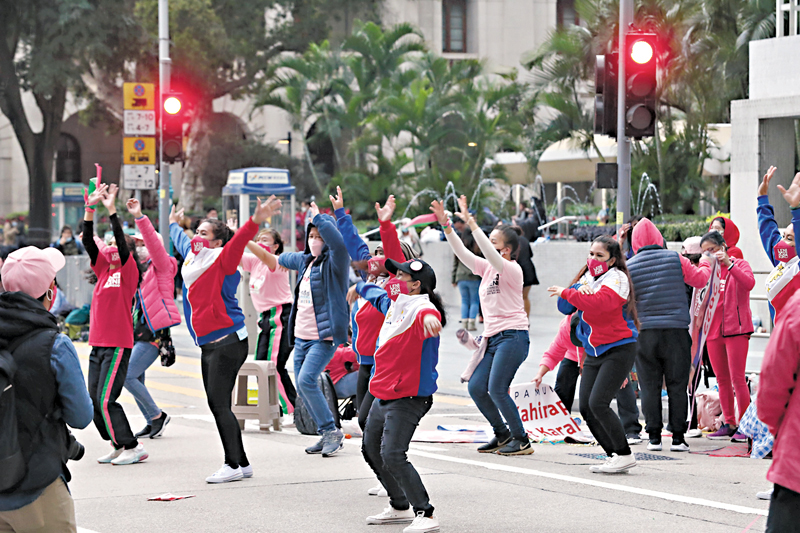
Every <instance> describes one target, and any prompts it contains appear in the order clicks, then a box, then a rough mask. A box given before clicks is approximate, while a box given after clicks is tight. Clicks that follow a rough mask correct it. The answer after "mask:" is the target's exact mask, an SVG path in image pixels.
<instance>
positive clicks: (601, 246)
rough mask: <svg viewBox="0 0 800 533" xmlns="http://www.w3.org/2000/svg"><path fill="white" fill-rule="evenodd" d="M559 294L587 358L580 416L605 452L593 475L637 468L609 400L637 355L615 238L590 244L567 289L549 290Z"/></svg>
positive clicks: (631, 306)
mask: <svg viewBox="0 0 800 533" xmlns="http://www.w3.org/2000/svg"><path fill="white" fill-rule="evenodd" d="M547 291H548V292H549V293H550V295H551V296H558V310H559V311H561V312H562V313H564V314H565V315H569V314H572V313H575V312H576V311H577V313H578V316H579V317H580V320H579V322H578V326H577V328H576V329H575V333H576V336H577V337H578V340H579V341H580V342H581V344H583V348H584V350H585V352H586V359H585V361H584V363H583V374H582V378H581V388H580V394H579V402H580V410H581V415H582V416H583V418H584V420H586V424H587V425H588V426H589V429H590V430H591V432H592V435H594V438H595V439H597V442H598V443H599V444H600V446H602V447H603V450H604V451H605V452H606V455H608V460H607V461H606V462H605V463H604V464H602V465H596V466H592V467H591V468H590V470H591V471H592V472H595V473H603V474H617V473H621V472H626V471H627V470H630V469H631V468H633V467H634V466H636V459H635V458H634V456H633V454H632V453H631V448H630V445H629V444H628V441H627V438H626V436H625V430H624V428H623V427H622V422H620V419H619V417H618V416H617V415H616V414H615V413H614V411H613V410H612V409H611V400H612V399H613V398H614V396H615V395H616V394H617V391H618V390H619V389H620V387H621V386H622V385H623V383H625V380H626V379H628V374H629V373H630V371H631V368H632V367H633V362H634V360H635V359H636V339H637V338H638V337H639V329H638V328H639V323H638V322H639V321H638V318H637V314H636V297H635V295H634V291H633V283H632V282H631V278H630V275H629V274H628V268H627V265H626V264H625V258H624V256H623V255H622V250H621V248H620V245H619V243H618V242H617V240H616V239H614V238H613V237H611V236H608V235H602V236H600V237H598V238H596V239H595V240H594V242H592V247H591V249H590V250H589V257H588V258H587V261H586V264H585V265H584V266H583V268H581V270H580V271H579V272H578V275H577V276H575V279H574V280H573V281H572V283H571V284H570V287H569V288H564V287H559V286H553V287H550V288H548V289H547Z"/></svg>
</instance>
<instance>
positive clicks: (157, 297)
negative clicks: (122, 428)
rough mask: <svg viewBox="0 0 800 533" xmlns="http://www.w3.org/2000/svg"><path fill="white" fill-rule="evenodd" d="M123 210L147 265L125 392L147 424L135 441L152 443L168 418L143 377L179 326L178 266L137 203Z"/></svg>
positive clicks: (138, 294)
mask: <svg viewBox="0 0 800 533" xmlns="http://www.w3.org/2000/svg"><path fill="white" fill-rule="evenodd" d="M126 206H127V208H128V213H130V214H131V215H133V218H134V219H135V220H136V227H137V228H138V229H139V232H140V233H141V237H142V240H143V241H144V246H139V244H137V250H136V251H137V253H138V254H139V257H140V258H141V260H142V262H144V263H145V264H146V265H147V270H146V271H145V273H144V277H143V278H142V285H141V287H140V288H139V290H138V291H137V292H136V299H135V305H134V314H133V316H134V324H133V326H134V332H133V337H134V341H135V343H134V345H133V350H132V351H131V360H130V363H128V372H127V374H126V375H125V388H126V389H127V390H128V392H130V393H131V394H132V395H133V398H134V399H135V400H136V405H138V406H139V410H140V411H141V412H142V415H143V416H144V419H145V420H146V421H147V424H146V425H145V427H144V429H142V430H141V431H140V432H139V433H137V434H136V435H135V437H136V438H147V437H150V438H151V439H154V438H156V437H160V436H161V435H162V434H163V433H164V429H165V428H166V426H167V424H168V423H169V420H170V418H169V415H168V414H167V413H165V412H164V411H162V410H161V409H160V408H159V407H158V405H157V404H156V402H155V400H153V397H152V396H151V395H150V391H148V390H147V387H146V386H145V384H144V374H145V371H146V370H147V369H148V368H150V365H152V364H153V363H154V362H155V360H156V359H157V358H158V354H159V348H158V342H157V336H158V335H159V334H163V332H164V330H166V333H167V334H168V333H169V328H171V327H173V326H177V325H178V324H180V323H181V315H180V313H179V312H178V306H177V305H176V304H175V298H174V297H173V296H174V289H175V281H174V279H175V274H176V273H177V272H178V262H177V261H176V260H175V258H174V257H172V256H171V255H169V254H168V253H167V250H166V249H165V248H164V241H163V240H162V239H161V236H160V235H159V234H158V233H156V230H155V228H153V224H152V223H151V222H150V219H149V218H147V217H146V216H144V215H142V207H141V205H140V204H139V200H136V199H135V198H131V199H130V200H128V202H127V204H126ZM137 240H138V239H137Z"/></svg>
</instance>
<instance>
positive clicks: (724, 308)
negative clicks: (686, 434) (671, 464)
mask: <svg viewBox="0 0 800 533" xmlns="http://www.w3.org/2000/svg"><path fill="white" fill-rule="evenodd" d="M700 247H701V248H702V249H703V253H704V254H706V255H707V256H712V255H713V256H715V257H716V258H717V261H719V263H720V267H721V271H720V301H719V303H718V304H717V309H716V311H715V313H714V316H713V318H712V320H711V328H710V330H709V332H708V338H707V339H706V345H707V346H708V358H709V359H710V360H711V367H712V368H713V369H714V374H716V376H717V385H718V386H719V400H720V403H721V404H722V415H723V417H724V419H725V423H724V424H722V427H720V428H719V429H718V430H717V431H715V432H714V433H712V434H710V435H708V438H709V439H712V440H724V439H729V438H730V439H731V440H733V441H734V442H747V437H746V436H745V435H742V434H740V433H738V432H737V431H736V429H737V423H736V412H735V410H734V406H733V401H734V394H735V395H736V403H737V404H738V406H739V414H740V415H743V414H744V412H745V411H746V410H747V406H748V405H750V390H749V389H748V388H747V382H746V381H745V365H746V363H747V350H748V348H749V346H750V335H751V334H752V333H753V317H752V314H751V312H750V291H752V290H753V287H755V285H756V279H755V277H753V270H752V269H751V268H750V264H749V263H748V262H747V261H745V260H744V259H738V258H733V257H731V256H730V255H728V246H727V244H725V239H724V238H723V236H722V235H721V234H720V233H719V232H717V231H712V232H709V233H706V234H705V235H703V238H702V240H701V241H700Z"/></svg>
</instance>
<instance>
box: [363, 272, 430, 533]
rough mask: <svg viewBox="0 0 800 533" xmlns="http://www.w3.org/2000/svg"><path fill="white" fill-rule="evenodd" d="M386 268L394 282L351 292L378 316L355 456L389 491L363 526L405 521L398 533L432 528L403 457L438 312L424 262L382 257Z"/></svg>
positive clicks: (418, 410) (425, 384)
mask: <svg viewBox="0 0 800 533" xmlns="http://www.w3.org/2000/svg"><path fill="white" fill-rule="evenodd" d="M386 269H387V270H388V271H389V272H390V273H392V274H394V275H395V276H396V277H395V278H393V279H391V280H390V281H389V282H387V283H386V285H385V287H383V288H381V287H379V286H378V285H375V284H372V283H365V282H363V281H362V282H359V283H358V284H357V285H356V292H357V293H358V294H359V295H361V297H363V298H364V299H366V300H367V301H368V302H369V303H371V304H372V305H373V306H374V307H375V309H377V310H378V311H380V312H381V313H383V314H384V315H386V320H385V322H384V323H383V327H382V328H381V332H380V334H379V337H378V343H377V346H378V348H377V349H376V351H375V366H374V367H373V371H374V374H373V377H372V380H371V381H370V384H369V391H370V393H372V395H373V396H374V397H375V399H376V400H377V401H375V402H374V403H373V404H372V407H371V408H370V411H369V416H368V417H367V427H366V429H365V430H364V440H363V442H362V453H363V454H364V458H365V459H366V461H367V464H369V466H370V467H371V468H372V470H373V471H374V472H375V474H376V475H377V476H378V479H379V480H380V482H381V484H382V485H383V487H384V488H385V489H386V491H387V492H388V493H389V507H387V508H386V509H384V511H383V512H382V513H380V514H378V515H375V516H370V517H368V518H367V524H397V523H404V522H411V525H410V526H408V527H406V528H405V529H404V530H403V531H404V533H412V532H413V533H419V532H429V531H438V530H439V520H438V519H437V518H436V517H435V516H434V515H433V506H432V505H431V504H430V500H429V498H428V492H427V491H426V490H425V486H424V485H423V484H422V480H421V479H420V477H419V474H418V473H417V471H416V469H415V468H414V466H413V465H412V464H411V463H409V462H408V458H407V456H406V452H407V451H408V445H409V443H410V442H411V437H412V436H413V435H414V431H415V430H416V428H417V426H418V425H419V421H420V420H421V419H422V417H423V416H425V414H426V413H427V412H428V411H429V410H430V408H431V405H432V404H433V393H434V392H436V379H437V378H438V376H439V375H438V374H437V372H436V364H437V362H438V361H439V332H440V331H441V329H442V326H443V325H444V324H445V314H444V307H443V305H442V301H441V300H440V299H439V296H438V295H436V294H435V293H434V292H433V291H434V289H435V288H436V274H435V273H434V271H433V268H431V267H430V265H428V264H427V263H425V262H424V261H422V260H420V259H412V260H411V261H406V262H405V263H398V262H396V261H393V260H391V259H387V260H386ZM411 507H413V510H412V509H411Z"/></svg>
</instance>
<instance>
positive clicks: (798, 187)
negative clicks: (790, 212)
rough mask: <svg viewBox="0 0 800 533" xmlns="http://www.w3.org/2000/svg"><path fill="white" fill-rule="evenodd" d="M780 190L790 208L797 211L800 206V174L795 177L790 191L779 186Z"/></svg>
mask: <svg viewBox="0 0 800 533" xmlns="http://www.w3.org/2000/svg"><path fill="white" fill-rule="evenodd" d="M778 190H779V191H781V194H782V195H783V199H784V200H786V202H787V203H788V204H789V207H791V208H792V209H795V208H797V207H798V206H800V172H798V173H797V174H795V175H794V179H793V180H792V184H791V185H789V188H788V189H784V188H783V185H778Z"/></svg>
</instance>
